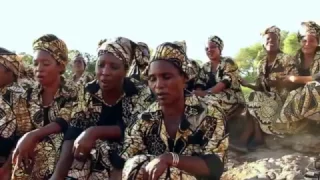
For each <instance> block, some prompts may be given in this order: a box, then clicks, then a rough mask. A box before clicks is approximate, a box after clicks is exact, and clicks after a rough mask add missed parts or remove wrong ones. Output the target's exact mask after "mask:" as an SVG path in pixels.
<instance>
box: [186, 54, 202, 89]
mask: <svg viewBox="0 0 320 180" xmlns="http://www.w3.org/2000/svg"><path fill="white" fill-rule="evenodd" d="M189 61H190V63H189V66H190V67H191V69H193V72H194V78H189V80H188V82H187V88H186V90H188V91H190V92H192V91H193V90H194V89H195V84H196V82H197V81H198V78H199V73H200V70H201V67H200V64H199V63H198V62H197V61H196V60H193V59H189Z"/></svg>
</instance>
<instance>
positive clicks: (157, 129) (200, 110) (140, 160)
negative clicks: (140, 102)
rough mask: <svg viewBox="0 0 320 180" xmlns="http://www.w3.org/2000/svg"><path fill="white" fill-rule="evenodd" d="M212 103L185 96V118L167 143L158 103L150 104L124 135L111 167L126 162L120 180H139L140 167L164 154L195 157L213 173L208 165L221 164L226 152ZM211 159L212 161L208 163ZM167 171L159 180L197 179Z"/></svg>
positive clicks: (219, 117)
mask: <svg viewBox="0 0 320 180" xmlns="http://www.w3.org/2000/svg"><path fill="white" fill-rule="evenodd" d="M214 103H215V102H209V101H206V102H205V101H202V100H200V99H199V98H197V97H196V96H195V95H186V97H185V116H184V118H183V120H182V122H181V124H180V126H179V129H178V131H177V134H176V138H175V139H171V138H170V137H169V135H168V133H167V131H166V128H165V125H164V117H163V114H162V111H161V107H160V105H159V103H157V102H155V103H154V104H152V105H151V106H150V107H149V108H148V110H147V111H145V112H144V113H142V115H141V118H140V119H139V120H138V121H137V122H136V123H135V124H134V126H133V127H132V129H129V130H128V131H126V136H125V144H124V149H123V151H122V153H120V156H121V158H120V157H118V158H113V161H112V163H113V164H114V166H115V167H117V168H122V167H123V163H124V161H125V160H126V162H125V165H124V169H123V174H122V179H123V180H127V179H130V180H133V179H134V180H139V179H141V180H142V179H143V169H144V167H145V166H146V165H147V164H148V163H149V162H150V161H151V160H152V159H154V158H155V157H157V156H159V155H161V154H164V153H166V152H175V153H177V154H179V155H183V156H199V157H201V158H203V159H204V160H205V161H206V163H207V165H208V167H209V169H210V172H211V173H213V174H214V172H215V171H217V169H215V168H211V167H212V166H211V165H212V164H215V165H217V164H219V163H220V164H222V163H223V162H224V161H225V157H226V150H227V148H228V137H227V136H226V134H225V116H224V115H223V112H221V111H222V110H221V109H220V108H217V107H216V106H215V105H214ZM209 157H210V158H209ZM212 157H215V158H216V159H211V158H212ZM207 158H208V159H207ZM209 159H210V160H209ZM216 167H217V166H216ZM222 169H223V168H222ZM168 170H169V171H170V173H167V172H164V173H163V174H162V175H161V177H160V179H175V180H182V179H188V180H192V179H197V177H195V176H194V175H191V174H189V173H187V172H184V171H181V170H179V169H177V168H174V167H170V168H169V169H168ZM209 179H212V177H209Z"/></svg>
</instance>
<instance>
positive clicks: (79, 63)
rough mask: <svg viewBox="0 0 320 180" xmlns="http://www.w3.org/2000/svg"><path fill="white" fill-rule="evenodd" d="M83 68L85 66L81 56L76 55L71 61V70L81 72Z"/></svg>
mask: <svg viewBox="0 0 320 180" xmlns="http://www.w3.org/2000/svg"><path fill="white" fill-rule="evenodd" d="M85 68H86V66H85V63H84V59H83V57H77V58H76V59H75V60H74V61H73V67H72V69H73V72H83V71H84V70H85Z"/></svg>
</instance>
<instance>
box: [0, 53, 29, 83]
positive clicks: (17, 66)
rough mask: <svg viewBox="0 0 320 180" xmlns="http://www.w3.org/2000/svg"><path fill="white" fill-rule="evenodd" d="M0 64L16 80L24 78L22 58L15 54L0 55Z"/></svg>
mask: <svg viewBox="0 0 320 180" xmlns="http://www.w3.org/2000/svg"><path fill="white" fill-rule="evenodd" d="M0 64H1V65H3V66H4V67H5V68H7V69H9V70H10V71H12V72H13V74H14V75H16V76H17V78H24V77H25V76H26V75H27V74H26V71H25V68H24V66H23V63H22V58H21V57H20V56H18V55H16V54H15V53H12V52H10V53H2V54H0Z"/></svg>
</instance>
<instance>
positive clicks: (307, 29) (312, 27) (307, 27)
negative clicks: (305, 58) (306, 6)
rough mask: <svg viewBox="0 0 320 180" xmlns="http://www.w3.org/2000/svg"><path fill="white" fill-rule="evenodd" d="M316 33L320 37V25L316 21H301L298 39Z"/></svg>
mask: <svg viewBox="0 0 320 180" xmlns="http://www.w3.org/2000/svg"><path fill="white" fill-rule="evenodd" d="M308 34H309V35H314V36H315V37H317V38H318V40H319V38H320V26H319V25H318V24H317V23H316V22H314V21H306V22H302V23H301V28H300V30H299V32H298V39H299V40H301V39H302V38H303V37H304V36H306V35H308Z"/></svg>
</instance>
